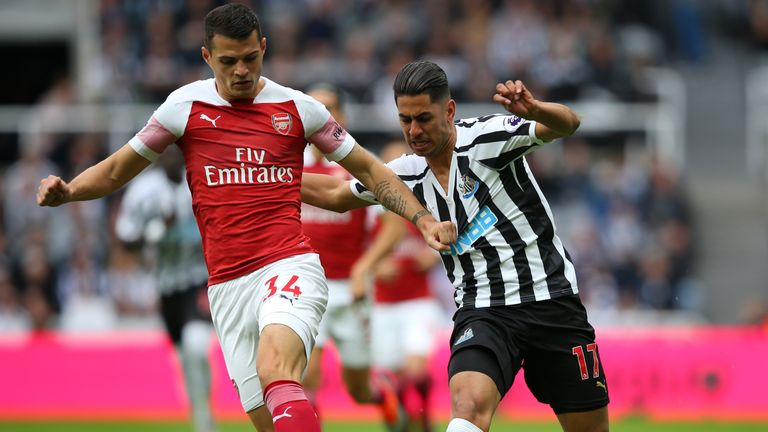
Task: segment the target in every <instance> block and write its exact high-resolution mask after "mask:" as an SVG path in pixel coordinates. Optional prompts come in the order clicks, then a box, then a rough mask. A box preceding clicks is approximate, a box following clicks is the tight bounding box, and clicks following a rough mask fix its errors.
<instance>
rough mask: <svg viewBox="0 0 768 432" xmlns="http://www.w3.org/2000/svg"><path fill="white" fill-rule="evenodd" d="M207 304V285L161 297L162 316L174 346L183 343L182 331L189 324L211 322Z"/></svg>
mask: <svg viewBox="0 0 768 432" xmlns="http://www.w3.org/2000/svg"><path fill="white" fill-rule="evenodd" d="M201 296H204V297H203V298H201ZM207 304H208V287H207V286H205V285H200V286H194V287H190V288H187V289H185V290H179V291H174V292H172V293H169V294H161V295H160V314H161V316H162V317H163V323H164V324H165V329H166V331H167V332H168V336H170V337H171V341H173V343H174V344H179V343H180V342H181V331H182V329H183V328H184V326H185V325H186V324H187V323H188V322H190V321H198V320H202V321H208V322H210V321H211V312H210V309H208V307H207Z"/></svg>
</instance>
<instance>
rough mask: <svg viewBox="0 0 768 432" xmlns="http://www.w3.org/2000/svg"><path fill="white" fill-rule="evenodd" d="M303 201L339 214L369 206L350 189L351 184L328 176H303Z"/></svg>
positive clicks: (308, 174)
mask: <svg viewBox="0 0 768 432" xmlns="http://www.w3.org/2000/svg"><path fill="white" fill-rule="evenodd" d="M301 201H302V202H305V203H307V204H309V205H311V206H315V207H319V208H322V209H326V210H331V211H335V212H339V213H344V212H346V211H349V210H352V209H356V208H360V207H365V206H369V205H371V204H372V203H369V202H368V201H365V200H362V199H360V198H358V197H356V196H355V194H353V193H352V190H350V189H349V182H348V181H346V180H343V179H340V178H338V177H334V176H330V175H327V174H313V173H304V174H302V176H301Z"/></svg>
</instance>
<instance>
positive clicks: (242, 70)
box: [235, 61, 248, 76]
mask: <svg viewBox="0 0 768 432" xmlns="http://www.w3.org/2000/svg"><path fill="white" fill-rule="evenodd" d="M235 75H237V76H246V75H248V68H247V67H246V66H245V62H243V61H239V62H237V64H236V65H235Z"/></svg>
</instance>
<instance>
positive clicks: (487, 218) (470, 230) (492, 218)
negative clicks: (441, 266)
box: [442, 206, 499, 255]
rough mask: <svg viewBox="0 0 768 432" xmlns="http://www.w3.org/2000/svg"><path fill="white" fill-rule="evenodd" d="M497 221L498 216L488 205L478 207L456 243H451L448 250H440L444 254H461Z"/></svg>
mask: <svg viewBox="0 0 768 432" xmlns="http://www.w3.org/2000/svg"><path fill="white" fill-rule="evenodd" d="M498 221H499V218H497V217H496V215H495V214H493V212H492V211H491V209H489V208H488V206H485V207H483V208H482V209H480V212H478V213H477V215H476V216H475V218H474V219H472V222H470V223H469V226H468V227H467V229H466V230H465V231H464V232H463V233H461V235H460V236H459V238H458V239H457V240H456V243H451V251H450V252H447V251H446V252H442V253H443V254H445V255H461V254H463V253H464V252H466V251H467V250H469V248H470V247H472V244H473V243H474V242H476V241H477V239H479V238H480V237H482V236H484V235H485V233H487V232H488V230H490V229H491V228H492V227H493V225H494V224H495V223H496V222H498Z"/></svg>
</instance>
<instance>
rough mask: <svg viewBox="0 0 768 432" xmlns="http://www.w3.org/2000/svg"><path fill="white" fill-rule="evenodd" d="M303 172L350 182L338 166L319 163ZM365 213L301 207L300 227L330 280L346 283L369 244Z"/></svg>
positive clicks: (310, 165) (316, 162)
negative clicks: (325, 175)
mask: <svg viewBox="0 0 768 432" xmlns="http://www.w3.org/2000/svg"><path fill="white" fill-rule="evenodd" d="M304 172H308V173H315V174H327V175H331V176H334V177H339V178H342V179H344V180H349V179H350V178H351V176H350V175H349V173H348V172H347V171H346V170H345V169H344V168H342V167H341V165H338V164H336V163H330V162H327V161H325V159H320V160H317V161H315V162H314V163H312V164H307V165H306V166H305V167H304ZM365 219H366V210H365V209H364V208H362V209H355V210H351V211H348V212H344V213H337V212H333V211H330V210H323V209H320V208H317V207H312V206H310V205H308V204H302V206H301V223H302V227H303V229H304V234H306V235H307V236H308V237H309V238H310V239H311V242H312V246H313V247H314V248H315V249H316V250H317V253H319V254H320V263H322V265H323V268H324V269H325V276H326V277H327V278H328V279H347V278H349V271H350V269H351V268H352V265H353V264H354V263H355V261H357V259H358V258H360V255H362V254H363V248H364V247H365V243H366V239H367V236H366V231H367V230H366V226H365V222H366V220H365Z"/></svg>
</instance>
